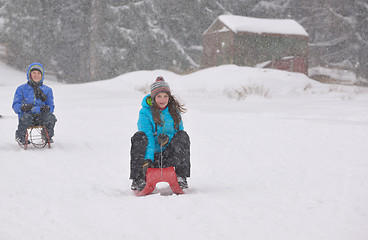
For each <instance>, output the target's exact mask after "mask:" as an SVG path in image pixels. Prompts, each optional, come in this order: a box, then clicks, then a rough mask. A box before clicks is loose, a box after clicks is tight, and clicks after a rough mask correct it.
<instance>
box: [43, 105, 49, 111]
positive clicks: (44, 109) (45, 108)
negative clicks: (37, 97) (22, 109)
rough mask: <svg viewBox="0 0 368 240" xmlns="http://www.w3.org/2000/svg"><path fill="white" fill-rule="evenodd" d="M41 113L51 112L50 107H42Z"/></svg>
mask: <svg viewBox="0 0 368 240" xmlns="http://www.w3.org/2000/svg"><path fill="white" fill-rule="evenodd" d="M41 112H44V113H46V112H50V107H49V106H47V105H42V107H41Z"/></svg>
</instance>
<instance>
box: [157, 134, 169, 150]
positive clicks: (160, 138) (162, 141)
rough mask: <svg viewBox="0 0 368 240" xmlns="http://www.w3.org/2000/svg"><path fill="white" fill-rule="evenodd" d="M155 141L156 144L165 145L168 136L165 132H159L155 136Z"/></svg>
mask: <svg viewBox="0 0 368 240" xmlns="http://www.w3.org/2000/svg"><path fill="white" fill-rule="evenodd" d="M157 142H158V144H159V145H160V146H161V147H163V146H165V145H166V144H167V143H168V142H169V136H167V135H166V134H162V133H161V134H160V135H158V137H157Z"/></svg>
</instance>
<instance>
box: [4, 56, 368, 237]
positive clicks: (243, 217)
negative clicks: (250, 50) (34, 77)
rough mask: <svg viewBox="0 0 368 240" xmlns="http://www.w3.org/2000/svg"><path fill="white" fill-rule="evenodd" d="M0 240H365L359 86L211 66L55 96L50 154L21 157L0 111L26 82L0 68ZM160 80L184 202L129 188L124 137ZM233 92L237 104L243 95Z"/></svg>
mask: <svg viewBox="0 0 368 240" xmlns="http://www.w3.org/2000/svg"><path fill="white" fill-rule="evenodd" d="M0 71H1V73H2V74H1V75H2V76H1V79H0V115H2V116H3V117H2V118H0V126H1V133H0V239H1V240H30V239H32V240H35V239H37V240H39V239H45V240H66V239H71V240H86V239H88V240H101V239H104V240H122V239H144V240H147V239H160V240H162V239H211V240H212V239H247V240H260V239H262V240H268V239H271V240H302V239H305V240H311V239H313V240H366V239H368V147H367V142H368V89H365V88H359V87H354V86H338V85H323V84H321V83H318V82H316V81H313V80H311V79H309V78H307V77H306V76H304V75H302V74H297V73H288V72H283V71H277V70H265V69H255V68H247V67H237V66H231V65H229V66H221V67H216V68H211V69H206V70H202V71H199V72H195V73H193V74H189V75H185V76H180V75H176V74H174V73H171V72H167V71H161V70H156V71H139V72H133V73H128V74H124V75H122V76H119V77H117V78H115V79H111V80H105V81H99V82H94V83H87V84H76V85H66V84H60V83H56V82H52V81H48V78H47V76H46V80H45V83H46V84H47V85H49V86H51V87H52V88H53V90H54V96H55V104H56V109H55V114H56V116H57V118H58V122H57V125H56V127H55V134H56V136H55V138H54V140H55V143H54V144H53V145H52V148H51V149H47V148H45V149H35V148H33V147H30V148H29V149H28V150H23V149H21V148H20V147H19V146H18V145H17V143H16V142H15V141H14V132H15V129H16V126H17V122H18V119H17V116H16V114H15V113H14V112H13V111H12V109H11V104H12V100H13V95H14V92H15V89H16V87H17V86H18V85H20V84H21V83H25V82H26V76H25V71H24V72H19V71H16V70H13V69H11V68H9V67H7V66H5V65H4V64H2V63H1V64H0ZM158 75H162V76H163V77H164V78H165V79H166V81H167V82H168V83H169V84H170V86H171V88H172V92H173V94H174V95H176V96H178V97H179V98H180V99H181V100H182V101H183V102H184V103H185V104H186V107H187V108H188V112H187V113H186V114H184V115H183V118H184V127H185V130H186V131H187V132H188V133H189V135H190V137H191V162H192V177H191V178H189V181H188V182H189V186H190V189H188V191H187V194H185V195H172V194H170V190H169V187H168V185H167V184H165V183H160V184H159V185H158V189H157V190H155V192H154V194H152V195H149V196H146V197H140V198H139V197H136V196H135V195H134V194H133V193H132V192H131V190H130V183H131V182H130V180H129V179H128V177H129V151H130V137H131V136H132V135H133V134H134V133H135V132H136V130H137V127H136V122H137V117H138V111H139V109H140V103H141V99H142V97H143V96H144V91H147V89H148V87H149V85H150V84H151V83H152V82H153V81H154V79H155V78H156V76H158ZM244 93H248V95H247V94H244Z"/></svg>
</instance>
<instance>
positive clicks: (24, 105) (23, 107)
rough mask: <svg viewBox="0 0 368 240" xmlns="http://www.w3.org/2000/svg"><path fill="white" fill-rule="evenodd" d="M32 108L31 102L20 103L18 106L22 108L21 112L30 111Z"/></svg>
mask: <svg viewBox="0 0 368 240" xmlns="http://www.w3.org/2000/svg"><path fill="white" fill-rule="evenodd" d="M32 108H33V105H32V104H28V103H27V104H22V106H21V107H20V110H22V112H29V111H31V110H32Z"/></svg>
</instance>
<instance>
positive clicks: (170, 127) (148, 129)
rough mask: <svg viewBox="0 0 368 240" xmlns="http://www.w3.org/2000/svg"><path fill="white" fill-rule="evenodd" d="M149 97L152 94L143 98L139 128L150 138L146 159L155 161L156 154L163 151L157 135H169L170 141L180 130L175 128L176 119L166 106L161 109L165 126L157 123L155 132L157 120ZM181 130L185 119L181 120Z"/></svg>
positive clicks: (163, 148)
mask: <svg viewBox="0 0 368 240" xmlns="http://www.w3.org/2000/svg"><path fill="white" fill-rule="evenodd" d="M148 97H151V96H150V95H149V94H148V95H147V96H145V97H144V98H143V101H142V108H141V110H140V111H139V119H138V130H139V131H143V132H144V133H145V134H146V136H147V138H148V145H147V150H146V156H145V159H150V160H152V161H154V154H155V153H158V152H161V146H160V145H159V144H158V142H157V136H158V135H159V134H161V133H162V134H166V135H168V136H169V143H170V141H171V139H172V138H173V136H174V134H175V133H176V132H177V131H178V130H176V129H175V127H174V119H173V118H172V117H171V115H170V113H169V109H168V107H166V108H165V109H163V110H162V111H161V120H162V123H163V126H160V125H158V124H157V134H155V133H156V129H155V122H154V121H153V117H152V112H151V106H150V105H149V104H148V103H147V98H148ZM179 130H184V126H183V121H180V124H179ZM167 145H168V144H167ZM167 145H166V146H167ZM163 150H165V146H164V147H162V151H163Z"/></svg>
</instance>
